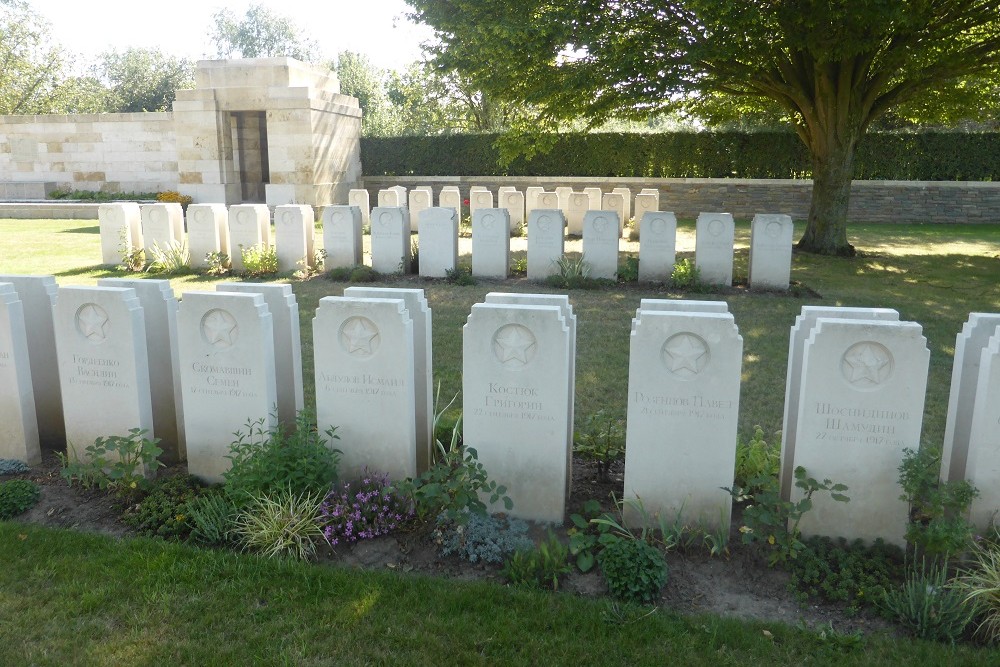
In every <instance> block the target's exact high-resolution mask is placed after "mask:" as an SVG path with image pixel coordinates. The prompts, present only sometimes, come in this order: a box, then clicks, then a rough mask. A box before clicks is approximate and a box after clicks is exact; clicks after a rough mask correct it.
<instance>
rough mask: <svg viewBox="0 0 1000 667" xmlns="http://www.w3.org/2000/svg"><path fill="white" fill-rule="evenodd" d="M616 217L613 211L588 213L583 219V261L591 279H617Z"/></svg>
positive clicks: (617, 237)
mask: <svg viewBox="0 0 1000 667" xmlns="http://www.w3.org/2000/svg"><path fill="white" fill-rule="evenodd" d="M619 238H621V237H620V236H619V235H618V215H617V214H616V213H615V212H614V211H588V212H587V213H586V214H585V215H584V217H583V259H584V261H585V262H587V264H589V265H590V277H591V278H607V279H608V280H615V279H616V278H617V277H618V239H619Z"/></svg>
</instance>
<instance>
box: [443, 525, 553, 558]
mask: <svg viewBox="0 0 1000 667" xmlns="http://www.w3.org/2000/svg"><path fill="white" fill-rule="evenodd" d="M435 535H436V537H437V540H438V543H439V544H440V545H441V554H442V555H444V556H449V555H451V554H455V555H457V556H458V557H459V558H462V559H463V560H467V561H469V562H470V563H477V562H480V561H482V562H484V563H502V562H503V560H504V558H506V557H507V556H508V555H510V554H512V553H514V552H515V551H519V550H522V549H531V548H533V547H534V546H535V545H534V543H533V542H532V541H531V539H530V538H529V537H528V524H526V523H525V522H524V521H520V520H518V519H508V518H506V517H497V516H490V515H489V514H480V513H476V514H470V515H469V516H468V517H467V518H466V519H465V520H464V521H461V522H457V521H450V520H449V519H448V518H447V516H446V515H444V514H442V515H441V516H439V517H438V529H437V530H436V531H435Z"/></svg>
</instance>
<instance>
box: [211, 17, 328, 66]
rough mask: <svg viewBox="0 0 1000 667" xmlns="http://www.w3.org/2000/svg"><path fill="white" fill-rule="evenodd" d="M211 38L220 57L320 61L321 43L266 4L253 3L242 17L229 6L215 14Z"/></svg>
mask: <svg viewBox="0 0 1000 667" xmlns="http://www.w3.org/2000/svg"><path fill="white" fill-rule="evenodd" d="M212 18H213V20H214V21H215V23H214V25H213V26H212V28H211V33H210V34H211V37H212V41H213V42H214V43H215V46H216V51H217V55H218V57H220V58H276V57H279V56H288V57H290V58H296V59H298V60H304V61H306V62H318V61H319V59H320V49H319V44H318V43H317V42H316V41H314V40H312V39H310V38H309V37H307V36H306V34H305V32H304V30H303V29H302V28H301V27H299V26H298V25H296V24H295V22H294V21H292V19H290V18H289V17H287V16H281V15H279V14H275V13H274V12H272V11H271V10H269V9H268V8H267V7H265V6H263V5H259V4H258V5H250V6H249V7H248V8H247V10H246V13H245V14H244V15H243V16H242V17H240V16H237V15H236V14H235V13H234V12H233V11H232V10H230V9H220V10H219V11H217V12H216V13H215V14H213V15H212Z"/></svg>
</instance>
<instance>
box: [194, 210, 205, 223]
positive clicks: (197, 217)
mask: <svg viewBox="0 0 1000 667" xmlns="http://www.w3.org/2000/svg"><path fill="white" fill-rule="evenodd" d="M194 221H195V222H198V223H202V224H204V223H206V222H208V211H206V210H205V209H203V208H199V209H197V210H196V211H195V212H194Z"/></svg>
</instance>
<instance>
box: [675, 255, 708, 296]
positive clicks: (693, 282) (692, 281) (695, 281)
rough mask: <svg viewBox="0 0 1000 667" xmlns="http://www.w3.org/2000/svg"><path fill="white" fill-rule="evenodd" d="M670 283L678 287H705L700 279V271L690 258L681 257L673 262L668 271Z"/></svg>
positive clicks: (698, 289) (690, 288)
mask: <svg viewBox="0 0 1000 667" xmlns="http://www.w3.org/2000/svg"><path fill="white" fill-rule="evenodd" d="M670 284H671V285H673V286H674V287H676V288H678V289H688V290H692V291H700V290H702V289H704V288H705V283H704V282H702V280H701V271H700V270H699V269H698V266H697V265H696V264H695V263H694V260H692V259H682V260H681V261H679V262H677V263H676V264H674V269H673V271H671V272H670Z"/></svg>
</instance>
